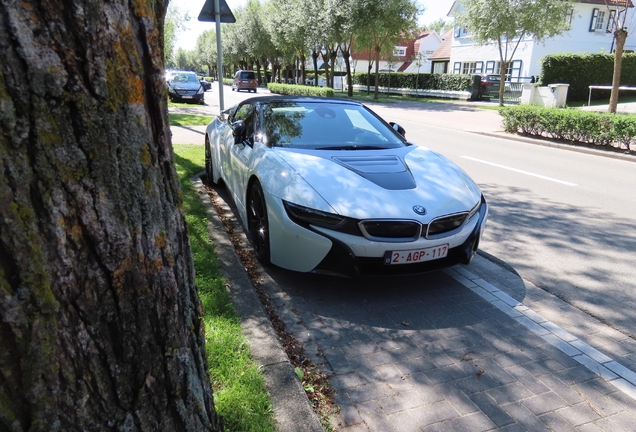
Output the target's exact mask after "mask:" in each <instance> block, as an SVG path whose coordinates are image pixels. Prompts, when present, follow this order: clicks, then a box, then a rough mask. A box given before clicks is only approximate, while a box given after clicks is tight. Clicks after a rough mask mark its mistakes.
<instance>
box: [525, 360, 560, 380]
mask: <svg viewBox="0 0 636 432" xmlns="http://www.w3.org/2000/svg"><path fill="white" fill-rule="evenodd" d="M523 367H524V368H525V369H526V370H527V371H528V372H530V373H531V374H532V375H534V376H535V377H538V376H541V375H546V374H552V373H553V372H557V371H561V370H563V369H565V367H564V366H563V365H562V364H561V363H559V362H557V361H554V360H552V359H551V358H546V359H541V360H535V361H532V362H528V363H524V365H523Z"/></svg>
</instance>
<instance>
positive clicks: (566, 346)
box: [443, 266, 636, 399]
mask: <svg viewBox="0 0 636 432" xmlns="http://www.w3.org/2000/svg"><path fill="white" fill-rule="evenodd" d="M443 272H444V273H446V274H447V275H449V276H450V277H452V278H453V279H455V280H456V281H457V282H459V283H460V284H462V285H463V286H465V287H466V288H468V289H469V290H471V291H472V292H474V293H475V294H477V295H479V296H480V297H481V298H483V299H484V300H486V301H487V302H489V303H490V304H492V305H493V306H495V307H496V308H497V309H499V310H501V311H502V312H504V313H505V314H506V315H508V316H509V317H510V318H512V319H513V320H515V321H517V322H518V323H519V324H522V325H523V326H525V327H526V328H527V329H528V330H530V331H532V332H533V333H535V334H536V335H537V336H540V337H542V338H543V339H544V340H545V341H546V342H548V343H549V344H550V345H552V346H554V347H556V348H557V349H559V350H560V351H561V352H563V353H564V354H565V355H567V356H568V357H570V358H572V359H573V360H576V361H577V362H579V363H580V364H582V365H583V366H585V367H586V368H588V369H589V370H590V371H592V372H593V373H595V374H596V375H598V376H599V377H601V378H603V379H604V380H605V381H606V382H608V383H609V384H611V385H613V386H614V387H615V388H616V389H618V390H620V391H622V392H623V393H625V394H626V395H627V396H629V397H631V398H632V399H636V372H633V371H632V370H630V369H628V368H627V367H625V366H623V365H622V364H620V363H618V362H616V361H614V360H613V359H612V358H610V357H608V356H606V355H605V354H603V353H602V352H600V351H598V350H597V349H595V348H593V347H592V346H590V345H589V344H587V343H585V342H583V341H582V340H580V339H579V338H577V337H576V336H574V335H572V334H570V333H568V332H567V331H565V330H563V329H562V328H561V327H559V326H557V325H556V324H554V323H553V322H551V321H548V320H547V319H545V318H543V317H542V316H541V315H539V314H538V313H536V312H534V311H533V310H532V309H530V308H528V307H527V306H525V305H524V304H523V303H521V302H518V301H517V300H515V299H514V298H512V297H510V296H509V295H508V294H506V293H504V292H503V291H501V290H500V289H499V288H497V287H495V286H494V285H492V284H490V283H488V282H486V281H485V280H483V279H481V278H480V277H479V276H476V275H475V274H473V273H471V272H470V271H468V270H466V269H465V268H464V267H460V266H454V267H451V268H447V269H444V270H443Z"/></svg>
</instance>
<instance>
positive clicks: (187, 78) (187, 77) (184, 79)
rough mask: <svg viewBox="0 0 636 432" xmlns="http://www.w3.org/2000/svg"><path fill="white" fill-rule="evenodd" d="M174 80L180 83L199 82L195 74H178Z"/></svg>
mask: <svg viewBox="0 0 636 432" xmlns="http://www.w3.org/2000/svg"><path fill="white" fill-rule="evenodd" d="M172 81H174V82H180V83H198V82H199V79H198V78H197V76H196V75H195V74H176V75H175V76H174V77H173V78H172Z"/></svg>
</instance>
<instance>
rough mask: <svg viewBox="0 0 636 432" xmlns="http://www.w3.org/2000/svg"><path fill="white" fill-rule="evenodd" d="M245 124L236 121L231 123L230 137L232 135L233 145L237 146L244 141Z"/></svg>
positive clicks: (241, 121)
mask: <svg viewBox="0 0 636 432" xmlns="http://www.w3.org/2000/svg"><path fill="white" fill-rule="evenodd" d="M245 130H246V127H245V123H243V120H237V121H235V122H234V123H232V135H234V144H239V143H241V142H243V141H244V140H245Z"/></svg>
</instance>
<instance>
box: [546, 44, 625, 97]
mask: <svg viewBox="0 0 636 432" xmlns="http://www.w3.org/2000/svg"><path fill="white" fill-rule="evenodd" d="M613 74H614V55H613V54H603V53H590V54H551V55H547V56H545V57H544V58H543V59H541V75H539V83H540V84H541V85H548V84H555V83H568V84H570V87H569V89H568V100H569V101H586V100H587V99H588V97H589V91H590V89H589V86H591V85H611V84H612V76H613ZM621 85H624V86H633V85H636V54H633V53H625V54H623V66H622V67H621ZM609 94H610V93H609V91H606V90H594V91H593V92H592V96H593V98H594V99H608V98H609Z"/></svg>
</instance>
